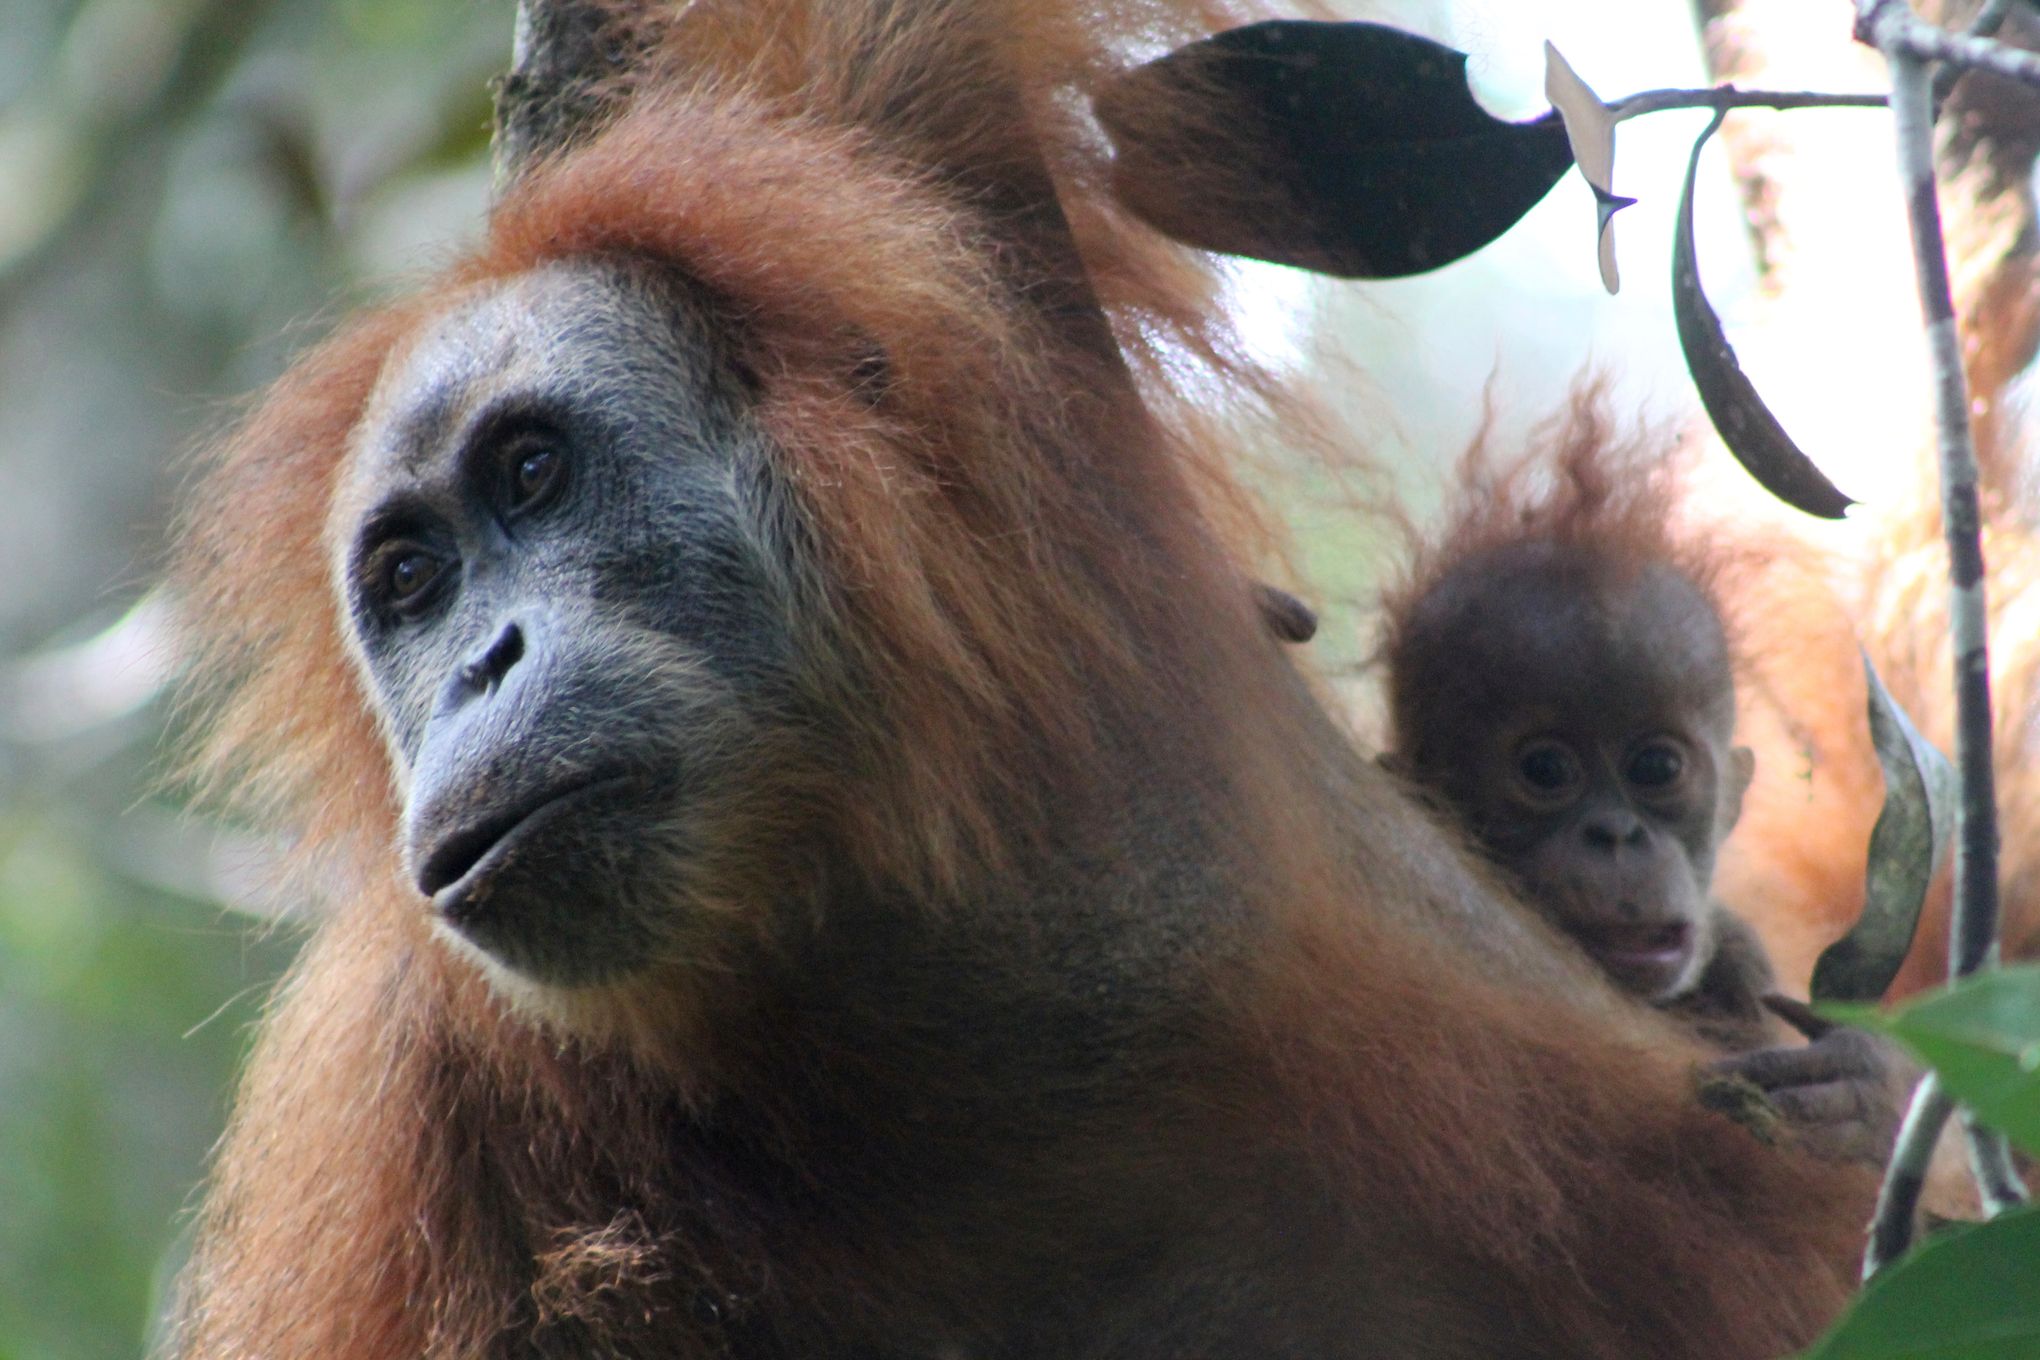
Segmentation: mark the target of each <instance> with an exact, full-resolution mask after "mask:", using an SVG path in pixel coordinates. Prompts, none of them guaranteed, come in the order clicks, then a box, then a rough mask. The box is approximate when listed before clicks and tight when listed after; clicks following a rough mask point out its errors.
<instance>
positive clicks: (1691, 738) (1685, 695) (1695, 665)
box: [1398, 541, 1752, 1003]
mask: <svg viewBox="0 0 2040 1360" xmlns="http://www.w3.org/2000/svg"><path fill="white" fill-rule="evenodd" d="M1433 637H1435V642H1433V641H1432V639H1433ZM1431 657H1435V658H1438V659H1441V660H1442V659H1445V658H1448V657H1449V658H1450V661H1451V664H1450V666H1445V665H1438V666H1426V665H1425V664H1423V663H1424V662H1425V660H1426V659H1427V658H1431ZM1406 658H1407V659H1406V661H1405V663H1404V666H1403V672H1404V673H1403V674H1401V675H1399V676H1398V683H1399V684H1403V683H1405V682H1407V681H1412V680H1420V683H1416V684H1411V685H1410V686H1409V689H1408V691H1407V693H1408V695H1409V697H1410V698H1411V699H1413V700H1414V703H1412V704H1406V705H1405V722H1404V724H1403V734H1404V743H1403V750H1402V752H1401V755H1402V758H1403V760H1404V762H1405V763H1406V764H1407V765H1408V766H1409V767H1410V769H1411V772H1412V773H1413V774H1415V775H1416V776H1417V777H1418V778H1419V779H1420V780H1421V781H1422V782H1423V783H1425V784H1426V785H1429V786H1430V787H1432V788H1433V789H1436V790H1437V791H1438V792H1440V793H1442V794H1443V795H1444V796H1445V797H1446V799H1447V800H1448V801H1449V802H1450V803H1451V804H1452V806H1453V808H1454V810H1455V811H1456V812H1457V813H1458V814H1459V816H1461V817H1462V818H1463V819H1464V821H1465V823H1466V825H1467V826H1468V827H1470V828H1471V829H1472V831H1473V833H1474V835H1475V836H1476V837H1477V838H1478V839H1479V841H1480V842H1481V844H1482V845H1483V846H1484V847H1485V848H1486V850H1487V851H1488V853H1489V854H1490V855H1491V856H1493V857H1494V858H1495V859H1496V860H1497V861H1498V862H1499V863H1501V864H1502V865H1503V866H1504V867H1505V868H1507V869H1508V870H1509V871H1510V872H1512V873H1513V874H1514V875H1515V876H1516V877H1517V879H1518V880H1519V881H1520V882H1521V884H1522V886H1523V888H1524V890H1525V894H1526V896H1527V898H1528V899H1529V901H1530V902H1531V904H1532V905H1533V906H1535V907H1536V908H1537V909H1539V910H1540V911H1542V912H1543V913H1544V914H1545V915H1547V916H1548V917H1549V918H1550V919H1551V920H1552V922H1553V923H1554V924H1555V925H1557V926H1558V927H1559V928H1560V929H1561V930H1564V931H1565V932H1566V933H1567V934H1568V935H1570V936H1572V937H1573V938H1574V939H1576V940H1577V941H1578V942H1579V943H1580V945H1581V946H1582V947H1583V948H1585V949H1586V951H1587V952H1588V953H1589V954H1590V955H1591V956H1592V957H1593V958H1594V959H1595V961H1596V962H1598V963H1599V964H1600V965H1601V967H1602V968H1603V969H1604V970H1606V972H1607V973H1608V975H1609V976H1610V977H1611V978H1613V979H1614V980H1615V981H1616V982H1617V983H1618V984H1619V985H1620V986H1622V987H1623V988H1625V989H1626V990H1628V991H1630V992H1633V993H1635V994H1636V995H1637V996H1639V997H1642V998H1643V999H1645V1000H1648V1001H1651V1002H1655V1003H1662V1002H1665V1001H1669V1000H1672V999H1674V998H1677V997H1679V996H1682V995H1684V994H1685V993H1687V992H1688V991H1690V990H1691V989H1692V988H1693V987H1694V986H1695V985H1696V983H1697V982H1698V981H1699V978H1700V975H1701V973H1702V971H1703V970H1705V968H1706V966H1707V964H1708V962H1709V961H1710V960H1711V959H1712V958H1713V955H1714V951H1715V944H1716V931H1717V923H1718V917H1719V912H1718V910H1717V909H1716V908H1715V907H1714V906H1713V904H1712V903H1711V901H1710V899H1709V896H1708V886H1709V883H1710V881H1711V880H1712V878H1713V874H1714V860H1715V850H1716V847H1717V846H1718V845H1719V844H1720V842H1721V841H1722V839H1723V838H1724V837H1725V836H1726V835H1727V834H1728V832H1729V830H1730V828H1731V827H1733V826H1734V824H1735V820H1736V817H1737V815H1738V814H1739V813H1740V811H1741V808H1742V796H1743V791H1744V789H1745V788H1746V787H1747V786H1748V784H1749V779H1750V774H1751V768H1752V757H1751V754H1750V752H1749V751H1748V750H1747V749H1745V748H1741V747H1735V746H1732V745H1731V734H1732V732H1733V729H1734V724H1735V692H1734V683H1733V677H1732V674H1731V670H1730V666H1729V660H1728V648H1727V643H1726V639H1725V638H1724V636H1723V633H1722V628H1721V623H1720V621H1719V619H1718V617H1717V616H1716V614H1715V612H1714V609H1713V607H1712V606H1711V605H1710V604H1709V603H1708V601H1707V600H1706V598H1705V597H1704V596H1703V595H1702V594H1701V593H1700V592H1699V591H1698V590H1697V589H1696V588H1695V587H1694V586H1693V585H1692V583H1691V582H1689V581H1688V580H1686V578H1685V577H1683V576H1682V575H1680V574H1679V573H1677V572H1675V571H1673V570H1671V569H1669V568H1667V567H1663V566H1661V565H1658V564H1651V565H1648V566H1646V567H1644V568H1642V569H1641V570H1637V569H1626V570H1618V569H1615V568H1612V567H1610V565H1609V564H1607V563H1606V562H1605V561H1603V560H1601V559H1599V558H1597V557H1594V556H1593V555H1591V554H1586V553H1582V552H1581V551H1579V550H1577V549H1572V548H1568V547H1566V546H1564V545H1560V544H1554V543H1547V542H1535V541H1530V542H1522V543H1514V544H1510V545H1507V546H1506V547H1504V548H1501V549H1497V550H1495V551H1494V552H1493V553H1490V554H1486V555H1483V556H1479V557H1476V558H1474V559H1471V560H1469V561H1468V562H1466V563H1464V564H1462V566H1461V567H1460V568H1459V569H1457V570H1455V571H1453V572H1451V573H1448V574H1447V575H1446V577H1445V578H1444V579H1442V580H1441V581H1440V582H1439V583H1438V585H1437V587H1436V588H1435V589H1433V590H1432V591H1430V592H1429V593H1428V594H1427V595H1426V596H1425V597H1424V599H1423V600H1422V601H1420V602H1419V604H1418V605H1417V607H1416V609H1415V610H1414V611H1413V612H1412V616H1411V627H1410V634H1409V644H1408V647H1407V650H1406ZM1411 662H1415V663H1416V664H1415V665H1414V666H1413V665H1411V664H1410V663H1411ZM1412 672H1413V673H1414V674H1412ZM1411 717H1414V721H1410V720H1409V719H1410V718H1411Z"/></svg>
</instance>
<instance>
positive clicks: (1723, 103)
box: [1608, 85, 1889, 122]
mask: <svg viewBox="0 0 2040 1360" xmlns="http://www.w3.org/2000/svg"><path fill="white" fill-rule="evenodd" d="M1888 102H1889V101H1888V100H1886V98H1885V97H1884V96H1883V95H1881V94H1818V93H1814V92H1811V91H1799V90H1791V91H1787V90H1738V89H1737V88H1736V87H1735V86H1733V85H1715V86H1713V87H1711V88H1709V89H1705V90H1644V91H1642V92H1641V93H1638V94H1632V95H1629V96H1627V97H1626V98H1623V99H1618V100H1616V101H1615V102H1614V103H1612V104H1610V105H1609V106H1608V111H1609V112H1610V113H1612V114H1614V115H1615V119H1616V121H1617V122H1620V121H1621V120H1622V119H1624V118H1634V117H1636V116H1637V115H1638V114H1640V113H1662V112H1663V111H1664V110H1666V109H1881V108H1883V107H1884V106H1885V105H1886V104H1887V103H1888Z"/></svg>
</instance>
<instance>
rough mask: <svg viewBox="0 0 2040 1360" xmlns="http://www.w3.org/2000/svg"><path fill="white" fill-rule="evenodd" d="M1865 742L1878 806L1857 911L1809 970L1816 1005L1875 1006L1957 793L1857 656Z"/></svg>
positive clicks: (1949, 823) (1898, 959) (1907, 939)
mask: <svg viewBox="0 0 2040 1360" xmlns="http://www.w3.org/2000/svg"><path fill="white" fill-rule="evenodd" d="M1863 675H1864V678H1865V680H1867V681H1868V684H1869V690H1870V740H1871V743H1872V744H1873V745H1874V746H1875V747H1876V748H1877V761H1878V763H1879V764H1880V765H1882V766H1883V767H1884V809H1883V811H1882V812H1880V813H1879V814H1878V817H1877V826H1876V828H1875V829H1874V830H1872V831H1871V833H1870V859H1869V865H1868V868H1867V882H1866V884H1865V886H1864V892H1863V914H1862V915H1861V916H1860V917H1858V918H1857V920H1856V924H1855V926H1854V927H1853V928H1851V929H1850V931H1849V933H1848V934H1847V935H1845V936H1843V937H1842V938H1841V939H1839V940H1836V941H1835V942H1834V943H1833V944H1831V945H1829V946H1828V947H1827V949H1826V950H1824V951H1823V952H1822V954H1821V956H1820V961H1819V962H1818V963H1816V964H1814V967H1813V988H1812V991H1813V999H1814V1000H1815V1001H1875V1000H1876V999H1877V998H1878V997H1880V996H1883V995H1884V992H1885V989H1886V988H1888V987H1890V986H1891V981H1892V979H1893V978H1895V977H1897V976H1898V969H1899V965H1900V964H1902V963H1904V962H1905V956H1906V953H1907V951H1909V950H1910V949H1911V948H1912V941H1913V934H1914V932H1915V931H1917V930H1918V928H1919V923H1920V908H1921V907H1922V906H1924V905H1925V904H1926V900H1927V888H1928V886H1929V885H1930V884H1932V882H1933V881H1934V870H1935V869H1936V868H1937V867H1938V866H1939V864H1940V862H1941V857H1942V856H1943V855H1944V854H1945V853H1946V852H1947V849H1948V843H1949V839H1950V836H1951V835H1952V833H1953V831H1954V825H1955V803H1956V798H1957V794H1958V790H1957V787H1956V785H1957V780H1956V777H1955V766H1954V764H1953V763H1952V762H1950V761H1949V759H1948V757H1946V756H1944V755H1942V754H1941V752H1940V751H1939V750H1938V749H1937V748H1936V747H1935V746H1934V744H1933V743H1932V742H1930V741H1928V740H1927V739H1926V738H1925V737H1923V736H1921V735H1920V732H1919V729H1918V728H1917V727H1914V726H1913V723H1912V719H1910V718H1908V717H1907V716H1906V713H1905V710H1904V709H1902V708H1900V707H1899V706H1898V701H1897V700H1895V699H1893V698H1892V697H1891V694H1890V691H1888V690H1886V689H1885V688H1884V681H1883V680H1881V679H1880V678H1879V677H1878V675H1877V670H1876V668H1875V667H1874V666H1872V665H1871V664H1870V658H1869V657H1867V656H1866V657H1864V658H1863Z"/></svg>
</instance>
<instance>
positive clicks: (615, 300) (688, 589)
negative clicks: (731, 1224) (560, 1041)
mask: <svg viewBox="0 0 2040 1360" xmlns="http://www.w3.org/2000/svg"><path fill="white" fill-rule="evenodd" d="M675 294H676V290H675V288H674V287H673V286H672V285H670V284H667V283H662V282H658V281H656V280H654V279H653V278H652V277H651V276H649V274H639V273H636V272H633V271H632V270H631V269H630V268H629V267H627V266H623V265H615V266H585V265H583V266H575V267H568V266H557V267H554V268H551V269H547V270H541V271H539V272H536V273H533V274H528V275H524V276H521V277H520V278H518V279H516V280H514V281H512V282H511V283H509V284H507V285H504V286H500V287H492V288H490V289H488V290H486V291H483V292H481V293H480V294H479V295H478V296H476V297H475V298H474V299H473V300H472V301H471V302H469V303H467V304H466V305H463V306H457V307H455V308H454V309H453V310H452V311H451V312H450V313H449V314H448V315H447V316H446V317H445V318H444V319H443V320H442V321H441V322H439V323H438V324H437V325H436V326H434V327H433V328H432V329H431V330H429V331H428V332H426V333H425V335H424V336H423V337H422V338H421V339H420V340H419V341H418V342H417V344H416V345H415V346H414V347H412V348H411V349H410V350H409V351H408V352H403V353H400V354H398V355H397V356H396V357H395V358H394V359H393V360H392V362H391V365H390V368H389V370H388V371H387V372H386V373H385V374H384V376H383V379H382V381H381V383H380V386H379V389H378V391H377V394H376V396H375V398H374V399H373V401H372V404H371V408H370V411H369V414H368V417H367V419H366V420H365V421H364V422H363V425H362V427H361V429H360V432H359V435H358V439H359V443H358V445H357V448H356V451H355V453H356V456H355V458H354V460H353V464H352V476H351V481H350V483H349V485H348V486H347V487H345V488H344V489H343V491H342V493H341V495H340V496H339V497H338V501H337V505H336V508H335V512H334V516H333V518H332V520H331V534H330V537H331V539H332V541H333V549H334V556H335V559H336V560H335V570H336V572H337V575H338V580H339V588H340V591H341V595H342V598H343V599H344V600H345V601H346V602H347V606H348V610H349V613H350V623H351V641H352V644H353V646H354V649H355V652H356V655H357V659H358V660H359V662H360V664H361V666H362V668H363V670H364V671H365V673H366V676H367V679H368V682H369V685H370V688H371V691H372V693H373V696H374V701H375V707H376V711H377V713H378V715H379V716H380V718H381V720H382V723H383V726H384V729H385V732H386V735H387V738H388V741H389V745H390V747H391V750H392V753H393V756H394V762H393V763H394V765H395V767H396V768H397V770H398V778H399V780H400V781H401V782H402V784H403V785H404V788H403V790H402V792H403V796H404V820H403V854H404V864H405V867H406V869H407V871H408V872H409V873H410V874H411V875H412V877H413V880H414V882H415V883H416V886H417V888H418V890H419V891H420V892H422V893H424V894H425V895H426V896H427V897H429V898H430V899H431V901H432V908H433V910H434V912H435V913H436V916H437V920H438V922H439V923H440V925H441V926H442V927H444V928H445V929H446V930H447V931H448V932H450V933H451V934H452V935H453V936H454V937H456V938H457V939H459V940H461V941H464V942H465V943H467V944H469V945H471V946H474V947H475V948H477V949H478V950H479V951H480V952H481V953H482V954H483V955H484V956H485V957H486V958H487V959H488V960H491V961H493V962H494V963H495V964H498V965H501V966H502V967H504V968H507V969H508V970H510V971H511V972H512V973H514V974H517V975H520V976H522V977H525V978H528V979H531V980H533V981H537V982H540V983H544V984H550V985H554V986H564V987H575V986H582V985H588V984H595V983H600V982H603V981H606V980H608V979H611V978H613V977H615V976H617V975H618V974H621V973H623V972H626V971H628V970H630V969H631V968H633V967H634V966H636V965H638V964H640V963H642V962H643V961H644V960H645V959H647V958H650V957H656V956H658V955H659V954H661V953H673V952H676V951H678V950H679V948H680V941H679V940H678V938H677V936H678V934H679V933H680V932H682V931H684V929H685V917H684V913H683V912H681V911H678V910H676V907H675V903H676V902H684V901H685V899H686V894H687V890H688V886H689V885H688V882H687V878H686V875H687V873H688V866H690V865H693V864H698V863H700V862H702V861H703V860H704V858H705V857H706V852H707V851H708V850H709V849H710V847H708V846H706V845H704V844H702V843H701V837H702V836H703V835H704V834H705V831H704V830H703V828H705V827H709V826H714V827H718V828H720V827H722V826H726V825H728V824H729V823H730V822H731V821H732V820H741V811H742V809H741V807H733V806H732V801H733V800H735V801H737V802H739V803H740V802H741V800H742V799H743V798H744V797H745V796H746V792H745V791H746V790H747V789H753V788H757V787H759V786H761V785H769V784H770V782H771V780H770V771H768V770H760V769H759V768H758V763H759V761H760V760H762V759H769V755H763V754H761V753H769V752H770V751H772V750H773V749H774V748H775V743H774V742H773V741H772V740H771V730H772V729H774V728H785V727H788V726H790V725H795V724H798V723H799V721H800V715H801V713H802V711H803V704H802V701H801V699H800V690H801V686H800V684H799V682H798V679H797V677H796V675H795V673H794V663H793V660H792V657H793V649H792V646H791V643H790V640H789V638H788V635H787V633H788V625H787V623H786V620H787V619H788V618H789V617H790V616H791V610H790V608H789V607H788V604H787V601H786V596H787V592H788V585H787V583H786V582H785V581H784V580H783V579H781V577H780V575H779V574H778V573H777V572H776V571H775V568H774V566H773V564H772V558H771V556H770V554H769V552H768V551H767V549H766V547H765V546H764V545H768V544H770V543H772V542H773V541H774V537H775V535H776V534H777V533H779V532H780V531H781V530H780V527H779V514H778V511H777V510H776V509H775V506H774V504H773V501H772V497H771V495H770V493H769V491H768V489H767V488H768V482H767V480H766V478H765V476H764V454H763V445H762V442H761V439H760V436H759V434H758V433H757V431H756V430H755V429H754V428H753V427H752V425H751V424H750V423H749V422H748V420H747V416H746V408H745V403H744V395H743V392H742V391H741V388H740V384H739V382H738V380H737V379H736V378H735V377H733V376H732V374H733V370H732V369H731V368H730V367H729V366H728V365H727V364H726V363H719V362H717V350H716V347H715V345H714V344H713V343H712V340H711V335H712V331H711V330H710V328H709V326H708V324H707V318H706V317H705V315H704V314H703V312H702V308H701V306H700V305H699V304H698V303H696V302H691V301H690V300H689V299H686V298H683V297H679V296H676V295H675ZM740 776H741V777H740ZM567 819H571V823H572V828H573V830H572V834H570V835H558V834H547V828H548V827H551V826H555V825H556V824H558V823H561V822H563V821H565V820H567ZM596 885H599V886H600V887H601V888H602V889H604V890H605V891H603V892H600V893H592V894H591V893H588V892H587V891H586V889H588V888H590V887H592V886H596ZM634 885H657V887H658V894H657V895H658V899H659V900H658V901H657V902H653V901H650V900H647V901H644V902H635V901H633V900H632V894H633V892H634V891H637V889H635V888H634ZM577 889H578V891H577ZM591 898H592V899H593V900H607V901H609V902H610V903H611V904H612V906H611V909H608V910H603V911H599V912H591V911H588V910H586V908H585V906H581V905H579V904H582V903H585V902H586V901H588V900H590V899H591Z"/></svg>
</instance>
